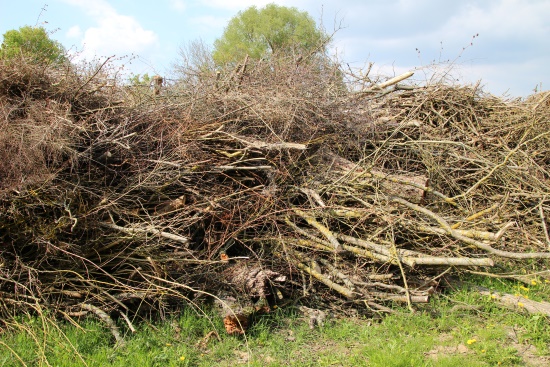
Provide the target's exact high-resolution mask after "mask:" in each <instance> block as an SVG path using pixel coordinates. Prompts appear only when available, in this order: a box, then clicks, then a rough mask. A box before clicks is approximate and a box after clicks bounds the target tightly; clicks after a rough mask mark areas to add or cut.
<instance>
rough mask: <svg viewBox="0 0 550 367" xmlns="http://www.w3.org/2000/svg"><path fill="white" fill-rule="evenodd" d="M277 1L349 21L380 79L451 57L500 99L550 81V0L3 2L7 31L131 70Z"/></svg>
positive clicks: (347, 49)
mask: <svg viewBox="0 0 550 367" xmlns="http://www.w3.org/2000/svg"><path fill="white" fill-rule="evenodd" d="M270 2H274V3H277V4H280V5H285V6H295V7H297V8H298V9H300V10H302V11H307V12H308V13H309V14H310V15H311V16H312V17H313V18H314V19H316V20H318V21H319V22H322V23H323V24H324V27H325V28H326V30H327V31H332V30H333V29H334V28H335V24H336V26H338V25H339V24H340V25H341V26H342V29H340V30H339V31H338V32H337V33H336V34H335V37H334V42H333V45H332V48H333V52H334V53H335V54H337V55H338V58H339V59H340V60H342V61H344V62H346V63H349V64H350V65H351V66H352V67H362V66H364V65H366V64H368V63H369V62H373V63H374V67H373V69H372V72H371V73H372V74H375V75H384V76H392V75H395V74H400V73H403V72H405V71H409V70H413V71H414V70H416V74H415V78H416V79H417V80H418V81H422V80H425V79H426V78H430V75H431V74H430V73H431V70H432V68H431V67H430V65H431V64H432V63H433V62H434V61H435V62H436V63H438V62H439V61H446V60H451V61H452V67H449V66H442V68H443V70H450V71H451V75H452V76H453V78H454V79H455V80H456V79H459V80H460V81H461V82H463V83H475V82H476V81H477V80H479V79H481V82H482V85H484V86H485V90H486V91H488V92H490V93H493V94H495V95H502V94H503V93H507V95H509V96H513V97H515V96H521V97H524V96H527V95H529V94H530V93H532V91H533V90H534V88H535V87H536V86H538V88H539V90H540V89H541V86H542V90H547V89H548V86H549V84H550V72H549V71H548V69H549V66H550V21H549V20H548V19H550V1H549V0H523V1H519V0H477V1H476V0H461V1H454V0H453V1H451V0H380V1H375V0H364V1H360V0H338V1H334V0H327V1H325V2H322V1H313V0H281V1H277V0H275V1H273V0H271V1H270V0H267V1H252V0H234V1H231V0H156V1H152V0H150V1H140V0H49V1H46V0H40V1H36V0H19V1H13V0H0V34H4V33H5V32H6V31H8V30H10V29H17V28H19V27H21V26H24V25H32V26H34V25H37V24H38V25H43V26H44V27H45V28H46V29H47V30H49V31H51V32H52V38H54V39H56V40H58V41H60V42H61V43H62V44H63V45H64V46H65V47H66V48H67V49H70V50H71V51H72V52H77V51H78V52H79V55H80V57H81V58H88V59H90V58H93V57H94V56H99V57H104V56H111V55H117V56H125V55H129V56H131V55H134V56H135V57H134V58H132V59H131V61H129V60H130V59H124V60H126V61H125V62H126V69H127V70H130V71H132V72H134V73H146V72H147V73H149V74H160V75H168V74H169V73H170V68H171V65H173V64H174V63H175V62H177V60H178V52H179V49H180V47H182V46H185V45H187V44H189V43H190V42H192V41H196V40H202V41H203V42H204V43H205V44H207V45H211V44H212V43H213V42H214V40H215V39H216V38H218V37H219V36H220V35H221V34H222V33H223V29H224V27H225V26H226V24H227V22H228V21H229V19H231V17H233V16H234V15H236V14H237V12H238V11H240V10H244V9H246V8H247V7H248V6H251V5H256V6H258V7H263V6H264V5H266V4H267V3H270ZM45 4H47V7H46V10H45V11H43V12H42V14H40V13H41V9H42V8H44V5H45ZM39 15H40V18H39ZM45 22H47V23H45ZM476 34H479V36H478V37H475V38H474V39H472V37H473V36H474V35H476ZM471 42H473V45H470V43H471ZM464 47H466V49H465V50H463V48H464ZM417 49H418V50H419V51H417Z"/></svg>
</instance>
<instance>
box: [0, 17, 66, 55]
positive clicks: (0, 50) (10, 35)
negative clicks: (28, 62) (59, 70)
mask: <svg viewBox="0 0 550 367" xmlns="http://www.w3.org/2000/svg"><path fill="white" fill-rule="evenodd" d="M20 55H23V56H26V57H31V58H32V59H34V60H35V61H39V62H53V63H60V62H62V61H64V60H65V49H64V48H63V46H62V45H61V44H60V43H59V42H57V41H55V40H52V39H51V38H50V36H49V35H48V32H47V31H46V30H45V29H44V28H43V27H30V26H24V27H21V28H19V30H15V29H12V30H10V31H7V32H6V33H4V40H3V42H2V46H1V47H0V57H2V58H8V59H10V58H14V57H17V56H20Z"/></svg>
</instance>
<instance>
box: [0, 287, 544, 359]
mask: <svg viewBox="0 0 550 367" xmlns="http://www.w3.org/2000/svg"><path fill="white" fill-rule="evenodd" d="M485 285H486V286H489V287H491V288H492V289H495V288H496V289H499V290H501V291H507V292H510V293H521V294H523V295H524V296H529V297H530V298H539V299H547V298H548V294H549V290H550V286H549V285H548V284H544V283H542V284H541V283H538V284H537V285H535V286H530V287H526V286H524V285H520V284H514V283H505V282H501V281H497V280H492V281H485ZM396 310H397V311H399V314H396V315H391V316H387V317H385V318H384V319H383V320H375V319H365V318H333V319H331V320H329V321H327V322H326V323H325V325H323V326H322V327H319V328H316V329H314V330H310V329H309V326H308V322H307V321H306V320H305V319H304V317H303V316H302V315H300V314H299V313H297V312H296V310H294V309H286V310H281V309H279V310H276V311H275V312H274V313H272V314H270V315H268V316H264V317H262V318H261V319H259V320H258V322H257V323H256V324H255V325H254V326H253V327H252V329H251V330H250V331H249V333H248V335H247V337H246V338H244V337H236V336H227V335H225V334H224V333H223V332H222V331H223V324H222V321H221V320H220V318H219V317H217V316H215V313H211V314H210V315H209V317H204V316H200V315H198V314H197V313H196V312H195V311H193V310H187V311H185V312H183V314H181V315H179V316H177V317H175V316H174V317H172V318H171V319H169V320H167V321H164V322H157V323H149V324H148V323H142V324H141V325H140V326H139V330H138V331H137V332H136V333H134V334H127V335H125V339H126V341H127V345H126V346H125V347H123V348H118V349H116V348H114V347H113V340H112V339H113V338H112V335H111V334H110V332H109V331H108V330H106V329H105V328H104V325H103V324H101V323H99V322H97V321H95V320H93V319H90V320H88V321H86V322H84V323H83V324H82V325H81V326H80V327H76V326H73V325H66V324H56V323H55V322H52V321H50V320H49V319H48V318H36V317H32V318H25V317H23V318H21V319H19V320H18V321H19V322H18V323H17V326H16V328H18V329H19V331H18V332H6V333H3V334H2V335H1V336H0V366H25V365H26V366H42V365H51V366H60V367H61V366H86V365H87V366H124V367H128V366H235V365H250V366H457V365H460V366H462V367H465V366H548V365H550V357H549V355H550V350H549V348H550V344H549V343H550V323H549V320H548V319H547V318H545V317H543V316H540V315H529V314H523V313H521V312H520V313H518V312H515V311H510V310H506V309H502V308H500V307H498V306H497V305H496V304H495V302H494V300H492V299H491V298H489V297H482V296H480V295H478V294H477V293H475V292H474V291H467V290H458V291H454V292H450V293H448V294H446V295H440V296H437V297H434V299H433V300H432V302H431V303H430V304H429V305H424V306H422V307H420V308H419V309H418V311H417V312H416V313H415V314H411V313H410V312H409V311H408V310H407V309H400V308H397V309H396ZM212 331H218V332H219V335H220V339H219V340H218V339H217V338H216V336H215V335H214V334H213V333H211V332H212ZM209 335H210V336H209Z"/></svg>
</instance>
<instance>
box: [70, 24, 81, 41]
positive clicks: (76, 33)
mask: <svg viewBox="0 0 550 367" xmlns="http://www.w3.org/2000/svg"><path fill="white" fill-rule="evenodd" d="M81 36H82V30H81V29H80V27H79V26H77V25H75V26H73V27H71V28H69V30H68V31H67V37H69V38H79V37H81Z"/></svg>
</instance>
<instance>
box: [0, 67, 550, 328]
mask: <svg viewBox="0 0 550 367" xmlns="http://www.w3.org/2000/svg"><path fill="white" fill-rule="evenodd" d="M108 65H109V64H108V63H103V64H100V65H92V66H89V67H88V68H85V69H77V68H76V67H75V66H73V65H67V66H65V67H64V68H63V67H60V66H55V67H54V66H44V65H35V64H32V63H29V62H27V61H25V60H18V62H6V61H2V62H1V64H0V109H1V111H2V116H3V118H2V119H1V120H0V124H1V128H0V142H1V143H0V178H1V179H0V296H1V297H0V312H1V313H2V319H9V317H11V316H14V315H16V314H18V313H20V312H23V311H29V310H33V311H38V312H42V311H43V310H48V311H49V312H51V313H54V314H58V315H61V316H63V317H66V318H74V317H78V316H82V315H85V314H87V313H90V312H91V313H94V314H96V315H97V316H99V317H101V318H102V319H104V320H110V317H114V316H116V315H120V316H121V317H123V318H124V319H126V320H127V321H128V322H129V318H128V316H129V315H137V314H143V313H151V312H152V313H155V314H160V315H162V314H163V313H165V312H167V311H169V310H171V309H173V308H174V307H177V306H178V305H180V304H181V303H182V302H193V303H195V302H199V300H200V299H204V300H207V299H211V298H212V297H213V298H215V299H218V300H219V301H221V303H222V304H224V305H225V306H227V305H229V307H228V309H229V311H227V313H228V314H233V315H235V314H237V313H238V312H236V311H235V310H236V308H238V307H241V308H242V310H243V313H246V312H245V311H244V310H247V309H248V308H247V307H245V306H243V305H247V304H252V305H253V307H252V308H250V309H251V310H252V311H251V312H254V311H257V310H259V309H265V308H266V307H269V305H273V304H275V303H279V304H280V303H284V302H288V301H292V302H294V301H297V300H298V299H299V300H300V302H301V303H303V304H309V305H316V304H319V303H324V304H325V307H327V305H328V306H330V307H337V308H340V309H345V308H346V307H353V308H362V309H364V310H375V311H377V312H378V311H388V312H389V311H391V310H390V308H388V302H406V303H408V304H409V306H411V307H412V304H413V303H415V302H427V301H428V298H429V295H430V294H431V293H433V291H434V289H435V287H436V286H437V280H438V279H440V277H441V276H442V275H443V274H453V273H456V272H458V271H460V269H470V270H473V271H476V272H489V270H490V269H495V268H496V269H499V270H500V271H501V272H502V271H505V272H507V271H509V269H510V266H516V267H518V269H519V267H524V268H529V269H532V268H535V269H537V266H539V267H540V266H541V264H543V263H544V261H545V260H544V259H547V258H549V257H550V252H548V249H549V248H550V239H549V232H548V228H547V216H548V213H549V212H550V195H549V193H550V171H549V163H550V118H549V116H550V97H549V94H548V93H540V94H536V95H533V96H531V97H530V98H528V99H526V100H513V101H506V100H503V99H500V98H495V97H493V96H490V95H486V94H484V93H483V91H482V90H480V89H478V88H477V87H465V86H449V85H446V84H444V83H434V84H429V85H427V86H413V85H403V84H400V83H397V81H399V79H405V78H406V77H407V76H408V75H405V76H403V77H402V78H398V79H394V80H390V81H386V82H384V83H378V84H377V83H374V82H372V83H365V80H366V79H365V77H364V76H362V77H361V78H356V79H354V75H346V73H345V72H344V71H342V70H341V68H340V67H339V65H334V64H331V63H328V62H325V63H319V61H318V60H307V59H305V60H298V61H296V60H286V59H277V60H272V61H266V60H262V61H261V62H252V61H250V60H244V61H243V63H242V64H241V65H238V66H237V67H235V68H234V69H232V70H230V71H228V72H224V73H220V72H215V71H212V72H209V71H208V70H192V69H189V70H187V71H186V74H185V77H182V78H180V79H179V80H178V81H176V82H174V83H172V84H171V85H168V86H166V87H165V88H164V90H163V91H162V92H161V93H160V94H159V95H157V94H155V93H153V92H152V91H148V90H145V89H144V88H138V87H132V86H127V85H124V83H121V82H120V80H117V79H116V77H114V76H113V73H110V72H109V70H108ZM346 78H348V81H347V83H344V80H345V79H346ZM353 83H355V87H353V86H350V85H351V84H353ZM357 86H359V87H357ZM350 90H352V91H353V92H350ZM537 264H538V265H537ZM495 265H498V266H495ZM493 272H496V270H495V271H493ZM508 275H509V276H515V275H519V274H508ZM540 275H542V276H548V274H545V273H540ZM230 300H235V302H234V303H235V304H238V305H239V306H234V305H232V304H231V301H230ZM258 302H260V303H258ZM254 304H255V305H256V306H255V307H254ZM258 305H259V306H258ZM226 308H227V307H226ZM228 322H229V323H230V321H228ZM236 322H237V323H238V324H239V325H240V324H243V323H244V319H243V318H239V319H238V321H236ZM129 325H130V326H131V324H130V322H129ZM226 326H228V325H226ZM234 326H235V325H229V327H234ZM228 330H229V329H228Z"/></svg>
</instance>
